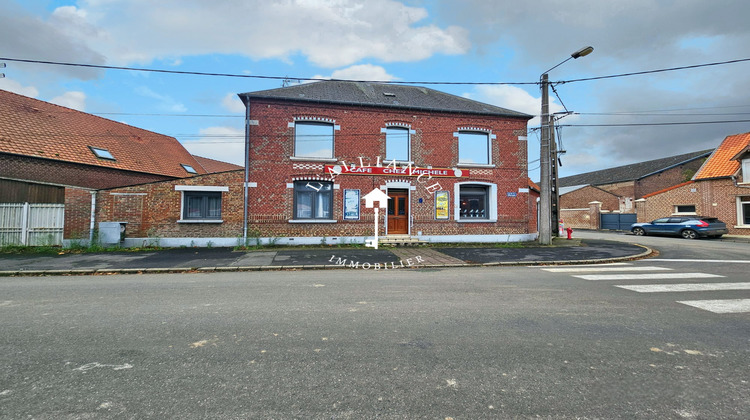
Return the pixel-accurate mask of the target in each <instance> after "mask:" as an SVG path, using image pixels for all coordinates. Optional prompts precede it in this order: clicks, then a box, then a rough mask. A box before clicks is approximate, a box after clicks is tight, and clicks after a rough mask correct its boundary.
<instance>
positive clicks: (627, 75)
mask: <svg viewBox="0 0 750 420" xmlns="http://www.w3.org/2000/svg"><path fill="white" fill-rule="evenodd" d="M745 61H750V58H740V59H737V60H729V61H717V62H715V63H705V64H694V65H692V66H680V67H670V68H666V69H657V70H644V71H636V72H631V73H619V74H611V75H609V76H596V77H585V78H581V79H571V80H561V81H558V82H555V83H556V84H563V83H575V82H588V81H591V80H603V79H614V78H618V77H629V76H640V75H643V74H654V73H664V72H668V71H678V70H688V69H697V68H701V67H712V66H721V65H724V64H735V63H742V62H745Z"/></svg>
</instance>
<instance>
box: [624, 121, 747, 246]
mask: <svg viewBox="0 0 750 420" xmlns="http://www.w3.org/2000/svg"><path fill="white" fill-rule="evenodd" d="M636 204H637V209H638V221H639V222H648V221H651V220H654V219H657V218H659V217H665V216H671V215H681V214H687V215H700V216H706V217H718V218H719V219H721V220H722V221H724V222H725V223H726V224H727V228H729V233H730V234H732V235H750V133H744V134H736V135H732V136H728V137H727V138H725V139H724V141H723V142H722V143H721V145H720V146H719V147H718V148H717V149H716V150H715V151H714V152H713V153H712V154H711V156H710V157H709V158H708V159H707V160H706V161H705V163H704V164H703V165H702V166H701V168H700V169H699V170H698V171H697V173H696V174H695V176H694V177H693V178H692V180H690V181H688V182H684V183H681V184H678V185H676V186H673V187H670V188H666V189H663V190H661V191H656V192H654V193H651V194H647V195H645V196H644V197H643V199H641V200H638V202H637V203H636Z"/></svg>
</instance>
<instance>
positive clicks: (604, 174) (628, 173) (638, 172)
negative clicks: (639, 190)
mask: <svg viewBox="0 0 750 420" xmlns="http://www.w3.org/2000/svg"><path fill="white" fill-rule="evenodd" d="M711 152H712V150H701V151H700V152H693V153H686V154H684V155H678V156H671V157H667V158H662V159H654V160H649V161H646V162H640V163H632V164H630V165H623V166H618V167H616V168H610V169H602V170H600V171H593V172H586V173H583V174H579V175H572V176H566V177H563V178H560V180H559V186H560V187H570V186H574V185H605V184H614V183H617V182H625V181H635V180H637V179H640V178H643V177H645V176H647V175H653V174H656V173H659V172H661V171H664V170H666V169H669V168H671V167H674V166H677V165H681V164H684V163H687V162H690V161H693V160H696V159H702V158H704V157H707V156H709V155H710V154H711Z"/></svg>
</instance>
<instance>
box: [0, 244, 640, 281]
mask: <svg viewBox="0 0 750 420" xmlns="http://www.w3.org/2000/svg"><path fill="white" fill-rule="evenodd" d="M632 245H635V246H638V247H641V248H643V249H644V251H643V252H641V253H640V254H636V255H629V256H624V257H611V258H602V259H591V260H563V261H498V262H491V263H481V264H480V263H464V264H454V263H449V264H423V265H420V266H414V267H409V268H406V267H403V268H405V269H407V270H409V269H410V270H419V269H423V268H465V267H519V266H542V265H580V264H607V263H612V262H619V261H635V260H640V259H644V258H648V257H649V256H651V255H653V254H654V253H655V251H654V250H652V249H651V248H649V247H647V246H644V245H640V244H632ZM347 268H353V267H348V266H346V265H338V264H324V265H279V266H276V265H258V266H245V267H182V268H178V267H172V268H99V269H95V268H94V269H71V270H22V271H19V270H16V271H0V277H23V276H76V275H108V274H162V273H172V274H175V273H224V272H246V271H296V270H333V269H339V270H340V269H347ZM365 270H370V268H367V269H365ZM387 270H389V269H382V270H381V269H377V270H376V269H374V268H373V269H372V271H387ZM390 270H395V269H394V268H391V269H390Z"/></svg>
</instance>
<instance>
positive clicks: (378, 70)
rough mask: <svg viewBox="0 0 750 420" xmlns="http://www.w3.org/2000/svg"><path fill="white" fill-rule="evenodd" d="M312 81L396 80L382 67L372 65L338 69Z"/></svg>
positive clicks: (314, 77) (315, 77)
mask: <svg viewBox="0 0 750 420" xmlns="http://www.w3.org/2000/svg"><path fill="white" fill-rule="evenodd" d="M312 78H313V79H342V80H367V81H384V82H385V81H388V82H390V81H393V80H398V78H397V77H396V76H394V75H392V74H389V73H388V72H387V71H386V70H385V69H384V68H383V67H381V66H375V65H372V64H357V65H354V66H350V67H347V68H345V69H339V70H336V71H334V72H333V73H331V75H330V76H321V75H316V76H313V77H312Z"/></svg>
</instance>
